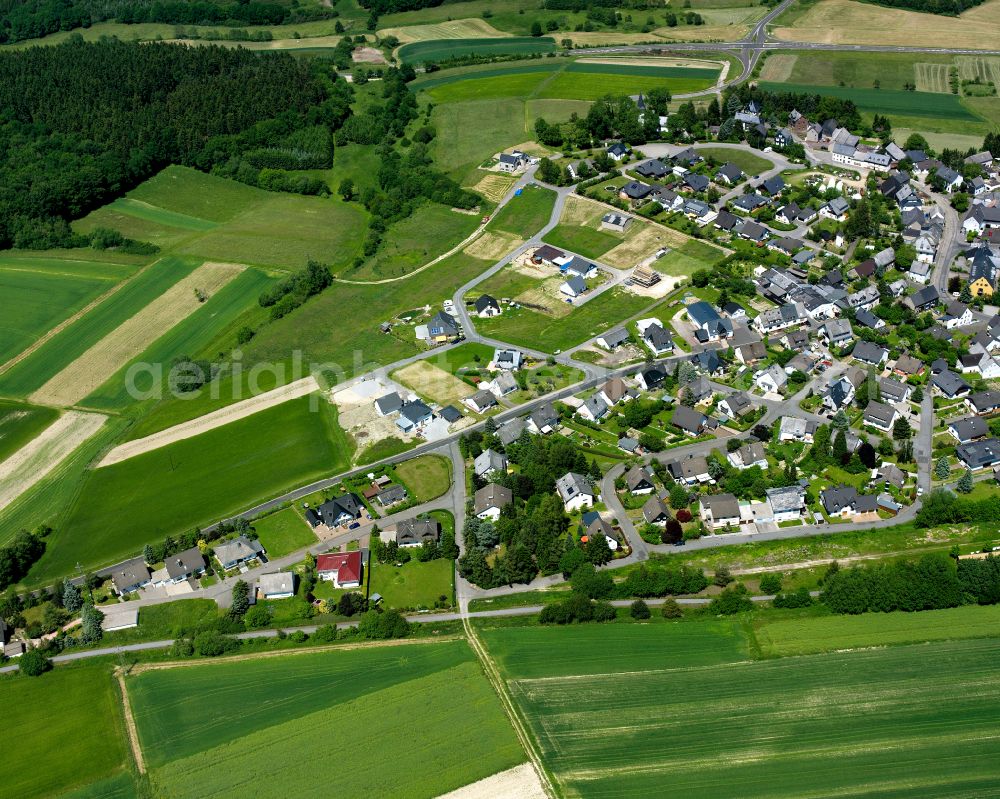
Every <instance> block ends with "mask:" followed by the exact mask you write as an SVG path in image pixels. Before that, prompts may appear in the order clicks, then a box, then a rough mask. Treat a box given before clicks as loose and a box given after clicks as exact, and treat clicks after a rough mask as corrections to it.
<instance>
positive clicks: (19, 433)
mask: <svg viewBox="0 0 1000 799" xmlns="http://www.w3.org/2000/svg"><path fill="white" fill-rule="evenodd" d="M58 418H59V411H57V410H56V409H55V408H40V407H38V406H35V405H24V404H22V403H20V402H7V401H5V400H0V462H2V461H4V460H6V459H7V458H9V457H10V456H11V455H13V454H14V453H15V452H17V451H18V450H19V449H20V448H21V447H23V446H24V445H25V444H27V443H28V442H29V441H31V439H33V438H34V437H35V436H37V435H38V434H39V433H41V432H42V431H43V430H44V429H45V428H46V427H48V426H49V425H50V424H52V423H53V422H54V421H55V420H56V419H58Z"/></svg>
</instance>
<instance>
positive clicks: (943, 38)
mask: <svg viewBox="0 0 1000 799" xmlns="http://www.w3.org/2000/svg"><path fill="white" fill-rule="evenodd" d="M698 30H699V31H701V30H703V29H702V28H698ZM705 33H707V31H706V32H705ZM772 33H773V35H774V36H775V37H777V38H778V39H786V40H790V41H798V42H821V43H824V44H878V45H909V46H913V47H943V46H948V44H949V43H953V42H954V43H959V42H960V43H961V46H962V47H968V48H971V49H983V50H988V49H992V48H994V47H996V43H997V42H998V41H1000V0H987V2H985V3H983V4H982V5H981V6H976V7H975V8H972V9H969V10H968V11H965V12H964V13H962V14H961V15H959V16H957V17H946V16H942V15H939V14H924V13H920V12H917V11H905V10H903V9H897V8H885V7H883V6H876V5H869V4H867V3H859V2H854V0H823V2H822V3H816V4H815V5H813V6H812V7H811V8H810V9H809V10H808V11H806V13H805V14H803V15H802V16H801V17H799V18H798V19H796V20H795V22H794V23H793V25H792V26H791V27H784V28H776V29H774V30H773V31H772ZM954 46H957V45H954Z"/></svg>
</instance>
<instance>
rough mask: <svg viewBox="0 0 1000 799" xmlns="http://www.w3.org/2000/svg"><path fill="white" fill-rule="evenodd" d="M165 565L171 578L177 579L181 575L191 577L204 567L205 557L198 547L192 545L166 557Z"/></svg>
mask: <svg viewBox="0 0 1000 799" xmlns="http://www.w3.org/2000/svg"><path fill="white" fill-rule="evenodd" d="M163 565H164V566H165V567H166V569H167V576H168V577H169V578H170V579H171V580H177V579H180V578H181V577H189V576H191V575H192V574H195V573H196V572H199V571H201V570H202V569H204V568H205V557H204V555H202V554H201V550H200V549H198V547H191V548H190V549H185V550H184V551H183V552H178V553H177V554H176V555H171V556H170V557H169V558H166V559H165V560H164V563H163Z"/></svg>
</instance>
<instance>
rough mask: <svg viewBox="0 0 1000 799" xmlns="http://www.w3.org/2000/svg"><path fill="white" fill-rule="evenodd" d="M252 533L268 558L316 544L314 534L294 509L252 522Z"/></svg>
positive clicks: (281, 511) (287, 509) (280, 511)
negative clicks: (255, 534) (258, 540)
mask: <svg viewBox="0 0 1000 799" xmlns="http://www.w3.org/2000/svg"><path fill="white" fill-rule="evenodd" d="M253 529H254V532H256V533H257V537H258V538H259V539H260V543H261V544H263V545H264V549H265V550H267V555H268V557H270V558H280V557H281V556H282V555H287V554H288V553H289V552H294V551H295V550H297V549H302V548H303V547H307V546H309V545H310V544H315V543H316V534H315V533H313V531H312V528H311V527H310V526H309V525H308V523H307V522H306V520H305V519H303V518H302V517H301V516H299V513H298V511H297V510H295V508H285V509H284V510H279V511H278V512H277V513H271V514H268V515H267V516H265V517H264V518H262V519H256V520H254V522H253Z"/></svg>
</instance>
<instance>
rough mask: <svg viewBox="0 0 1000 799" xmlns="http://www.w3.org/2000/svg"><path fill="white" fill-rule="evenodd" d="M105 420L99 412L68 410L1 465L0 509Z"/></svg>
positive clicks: (49, 469) (40, 477)
mask: <svg viewBox="0 0 1000 799" xmlns="http://www.w3.org/2000/svg"><path fill="white" fill-rule="evenodd" d="M106 421H107V417H106V416H102V415H101V414H98V413H80V412H79V411H69V412H67V413H64V414H63V415H62V416H60V417H59V418H58V419H56V421H54V422H53V423H52V424H51V425H49V426H48V427H47V428H46V429H45V430H43V431H42V432H41V434H40V435H39V436H38V437H37V438H35V439H34V440H32V441H30V442H29V443H27V444H25V445H24V446H23V447H21V449H19V450H18V451H17V452H15V453H14V454H13V455H11V456H10V457H9V458H7V460H5V461H4V462H3V463H0V508H5V507H6V506H7V505H9V504H10V503H11V502H13V501H14V500H15V499H17V497H19V496H20V495H21V494H23V493H24V492H25V491H27V490H28V489H29V488H31V487H32V486H33V485H35V483H37V482H38V481H39V480H41V479H42V478H43V477H45V475H47V474H48V473H49V472H51V471H52V470H53V469H54V468H55V467H56V466H58V465H59V464H60V463H61V462H62V461H63V460H65V459H66V458H67V457H69V455H70V454H71V453H72V452H73V451H74V450H75V449H76V448H77V447H79V446H80V445H81V444H82V443H83V442H84V441H86V440H87V439H88V438H90V437H91V436H92V435H94V433H96V432H97V431H98V430H99V429H100V427H101V425H103V424H104V423H105V422H106Z"/></svg>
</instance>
